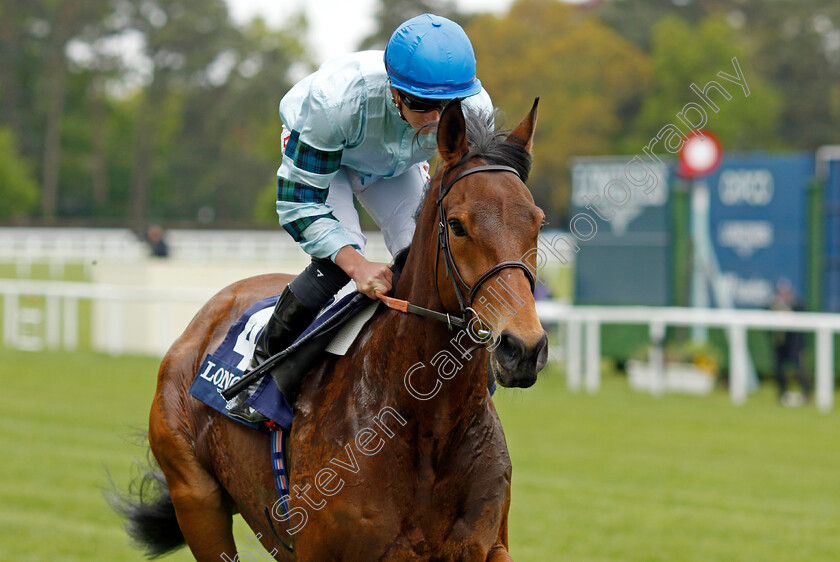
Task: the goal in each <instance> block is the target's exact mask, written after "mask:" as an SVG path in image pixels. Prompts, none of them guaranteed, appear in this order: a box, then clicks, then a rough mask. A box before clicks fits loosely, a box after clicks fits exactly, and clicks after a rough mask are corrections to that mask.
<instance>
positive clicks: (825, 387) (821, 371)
mask: <svg viewBox="0 0 840 562" xmlns="http://www.w3.org/2000/svg"><path fill="white" fill-rule="evenodd" d="M816 363H817V374H816V379H817V380H816V385H815V387H816V388H815V390H816V401H817V408H819V410H820V411H821V412H828V411H830V410H831V408H832V407H833V405H834V333H833V332H832V331H831V330H829V329H828V328H820V329H819V330H817V362H816Z"/></svg>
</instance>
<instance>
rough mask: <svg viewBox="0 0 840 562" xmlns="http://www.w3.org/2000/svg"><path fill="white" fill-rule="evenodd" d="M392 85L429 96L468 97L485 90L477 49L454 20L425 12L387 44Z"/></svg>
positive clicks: (386, 58)
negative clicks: (479, 75)
mask: <svg viewBox="0 0 840 562" xmlns="http://www.w3.org/2000/svg"><path fill="white" fill-rule="evenodd" d="M385 70H387V72H388V77H389V78H390V79H391V85H392V86H394V88H396V89H398V90H402V91H403V92H407V93H408V94H411V95H412V96H415V97H418V98H427V99H452V98H467V97H469V96H473V95H475V94H477V93H479V92H480V91H481V82H480V81H479V80H478V78H476V77H475V52H474V51H473V47H472V43H470V40H469V38H468V37H467V34H466V33H465V32H464V30H463V29H462V28H461V26H460V25H458V24H457V23H455V22H454V21H452V20H448V19H446V18H443V17H440V16H436V15H433V14H423V15H421V16H417V17H414V18H411V19H410V20H408V21H407V22H405V23H403V24H402V25H401V26H400V27H399V28H397V30H396V31H395V32H394V33H393V35H391V39H390V40H389V41H388V46H387V47H386V48H385Z"/></svg>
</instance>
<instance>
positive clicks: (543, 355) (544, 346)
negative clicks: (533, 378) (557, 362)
mask: <svg viewBox="0 0 840 562" xmlns="http://www.w3.org/2000/svg"><path fill="white" fill-rule="evenodd" d="M534 353H535V354H536V357H537V372H538V373H539V372H540V371H542V370H543V367H545V364H546V363H548V334H543V337H542V339H540V341H539V342H538V343H537V345H536V347H535V348H534Z"/></svg>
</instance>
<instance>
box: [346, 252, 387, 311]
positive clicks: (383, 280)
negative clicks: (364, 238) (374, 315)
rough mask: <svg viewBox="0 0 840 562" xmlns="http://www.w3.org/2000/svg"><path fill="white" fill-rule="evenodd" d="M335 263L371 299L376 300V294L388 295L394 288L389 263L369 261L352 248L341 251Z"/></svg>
mask: <svg viewBox="0 0 840 562" xmlns="http://www.w3.org/2000/svg"><path fill="white" fill-rule="evenodd" d="M335 263H336V265H337V266H338V267H340V268H341V269H343V270H344V272H345V273H346V274H347V275H349V276H350V277H351V278H352V279H353V281H355V282H356V289H358V291H359V292H360V293H364V294H365V295H367V296H368V297H369V298H372V299H375V298H376V293H381V294H383V295H385V294H388V292H389V291H390V290H391V287H392V286H393V282H394V274H393V273H392V272H391V269H390V267H389V266H388V264H387V263H379V262H372V261H368V260H367V259H366V258H365V257H364V256H363V255H362V254H360V253H359V252H357V251H356V250H355V248H353V247H352V246H345V247H343V248H342V249H341V250H339V251H338V254H336V256H335Z"/></svg>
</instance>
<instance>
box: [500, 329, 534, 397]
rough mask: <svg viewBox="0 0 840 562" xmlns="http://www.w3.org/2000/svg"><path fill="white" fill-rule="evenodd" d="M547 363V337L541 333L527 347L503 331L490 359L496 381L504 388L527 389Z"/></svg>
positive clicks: (511, 334) (517, 338)
mask: <svg viewBox="0 0 840 562" xmlns="http://www.w3.org/2000/svg"><path fill="white" fill-rule="evenodd" d="M547 361H548V336H547V335H546V334H545V332H543V335H542V338H540V339H539V340H538V341H537V343H536V344H534V345H533V346H531V347H528V346H527V345H526V343H525V342H524V341H522V339H521V338H520V337H519V336H516V335H514V334H513V333H511V332H509V331H507V330H505V331H504V332H502V335H501V336H499V343H498V345H497V346H496V348H495V350H494V351H493V355H492V356H491V358H490V364H491V367H492V368H493V371H494V374H495V376H496V381H497V382H498V383H499V384H500V385H502V386H504V387H518V388H528V387H530V386H532V385H533V384H534V383H535V382H537V373H539V372H540V371H542V370H543V367H545V364H546V362H547Z"/></svg>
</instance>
